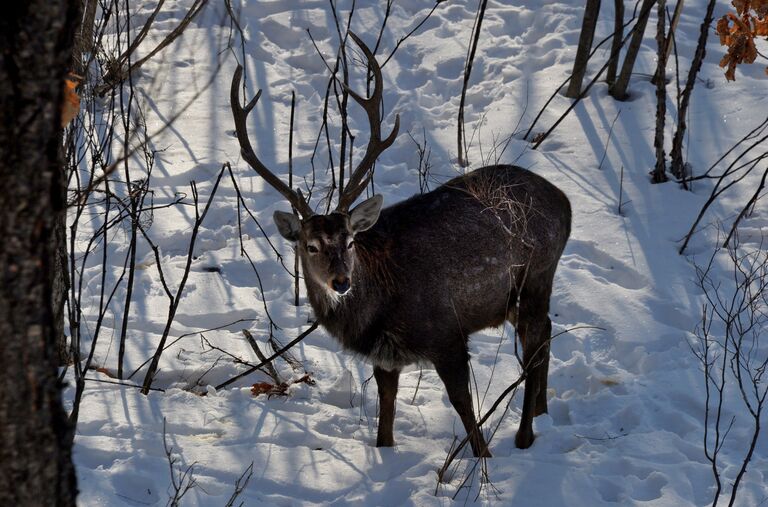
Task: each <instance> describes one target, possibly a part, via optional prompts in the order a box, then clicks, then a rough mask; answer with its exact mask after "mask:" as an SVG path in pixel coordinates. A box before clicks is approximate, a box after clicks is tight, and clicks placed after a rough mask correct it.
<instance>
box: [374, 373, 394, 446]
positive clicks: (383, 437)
mask: <svg viewBox="0 0 768 507" xmlns="http://www.w3.org/2000/svg"><path fill="white" fill-rule="evenodd" d="M373 376H374V377H376V386H377V387H378V388H379V431H378V435H377V436H376V447H394V445H395V438H394V436H393V435H392V430H393V427H394V425H395V398H396V397H397V383H398V380H399V378H400V370H392V371H389V370H385V369H383V368H379V367H378V366H374V367H373Z"/></svg>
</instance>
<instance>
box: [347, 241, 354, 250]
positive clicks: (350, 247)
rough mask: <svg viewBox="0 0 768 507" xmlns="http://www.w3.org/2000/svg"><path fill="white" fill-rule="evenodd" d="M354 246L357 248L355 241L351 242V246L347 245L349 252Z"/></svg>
mask: <svg viewBox="0 0 768 507" xmlns="http://www.w3.org/2000/svg"><path fill="white" fill-rule="evenodd" d="M353 246H355V242H354V241H350V242H349V244H348V245H347V250H352V247H353Z"/></svg>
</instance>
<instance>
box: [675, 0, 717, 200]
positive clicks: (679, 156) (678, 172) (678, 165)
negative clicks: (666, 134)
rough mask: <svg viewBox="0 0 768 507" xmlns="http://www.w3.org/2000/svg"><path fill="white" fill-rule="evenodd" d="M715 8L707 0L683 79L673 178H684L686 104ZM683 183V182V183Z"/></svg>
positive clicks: (694, 81) (702, 58)
mask: <svg viewBox="0 0 768 507" xmlns="http://www.w3.org/2000/svg"><path fill="white" fill-rule="evenodd" d="M714 10H715V0H709V3H708V4H707V12H706V14H705V15H704V21H702V22H701V29H700V30H699V42H698V43H697V44H696V53H695V54H694V55H693V61H692V62H691V68H690V69H689V70H688V79H687V80H686V81H685V89H683V92H682V94H681V97H680V98H681V100H680V108H679V110H678V112H677V130H676V131H675V136H674V137H673V138H672V151H671V152H670V157H671V161H670V171H671V172H672V175H673V176H674V177H675V178H678V179H683V178H685V161H683V138H684V137H685V131H686V128H687V124H686V121H685V116H686V115H687V114H688V104H690V102H691V92H693V85H695V84H696V76H697V74H698V73H699V69H701V62H703V61H704V57H705V56H706V54H707V37H708V36H709V26H710V25H711V24H712V19H713V12H714ZM683 184H684V185H685V182H684V183H683Z"/></svg>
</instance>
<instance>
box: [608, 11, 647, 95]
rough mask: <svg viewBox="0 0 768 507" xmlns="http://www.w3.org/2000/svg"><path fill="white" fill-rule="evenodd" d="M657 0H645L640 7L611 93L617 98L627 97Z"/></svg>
mask: <svg viewBox="0 0 768 507" xmlns="http://www.w3.org/2000/svg"><path fill="white" fill-rule="evenodd" d="M655 1H656V0H643V6H642V7H641V8H640V18H639V19H638V20H637V26H636V28H635V31H634V33H633V34H632V39H631V40H630V42H629V47H628V48H627V54H626V56H624V63H623V64H622V65H621V72H620V73H619V77H618V79H617V80H616V82H615V83H614V84H613V86H611V89H610V94H611V95H612V96H613V98H615V99H617V100H625V99H626V98H627V88H628V87H629V77H630V76H631V75H632V69H634V68H635V60H636V59H637V53H638V52H639V51H640V45H641V44H642V42H643V36H644V35H645V27H646V25H647V24H648V18H649V17H650V16H651V7H652V6H653V3H654V2H655Z"/></svg>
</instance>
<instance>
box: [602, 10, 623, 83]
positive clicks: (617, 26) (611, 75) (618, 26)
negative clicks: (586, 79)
mask: <svg viewBox="0 0 768 507" xmlns="http://www.w3.org/2000/svg"><path fill="white" fill-rule="evenodd" d="M614 6H615V8H614V11H615V12H614V18H613V41H612V42H611V61H610V63H609V64H608V74H607V75H606V76H605V82H606V83H608V85H609V86H612V85H613V83H614V82H615V81H616V68H617V67H618V66H619V51H621V40H622V39H623V38H624V0H614Z"/></svg>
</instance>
